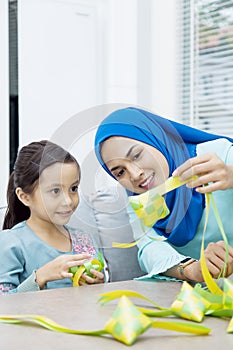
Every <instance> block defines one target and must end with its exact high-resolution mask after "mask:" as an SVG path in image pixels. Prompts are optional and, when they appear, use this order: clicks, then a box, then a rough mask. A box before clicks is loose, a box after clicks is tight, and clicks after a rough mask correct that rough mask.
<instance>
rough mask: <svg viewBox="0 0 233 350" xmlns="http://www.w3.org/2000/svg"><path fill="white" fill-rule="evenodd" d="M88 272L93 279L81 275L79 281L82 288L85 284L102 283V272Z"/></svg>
mask: <svg viewBox="0 0 233 350" xmlns="http://www.w3.org/2000/svg"><path fill="white" fill-rule="evenodd" d="M90 272H91V274H92V275H93V276H94V277H90V276H88V275H86V274H85V273H84V274H82V278H81V279H80V280H79V284H80V286H83V285H85V284H98V283H104V274H103V273H102V272H100V271H96V270H94V269H91V270H90Z"/></svg>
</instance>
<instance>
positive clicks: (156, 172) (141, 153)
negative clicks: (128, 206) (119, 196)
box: [101, 136, 169, 193]
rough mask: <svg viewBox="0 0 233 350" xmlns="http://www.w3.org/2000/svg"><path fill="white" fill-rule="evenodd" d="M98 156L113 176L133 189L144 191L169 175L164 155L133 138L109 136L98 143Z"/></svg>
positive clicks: (123, 184) (160, 182) (137, 191)
mask: <svg viewBox="0 0 233 350" xmlns="http://www.w3.org/2000/svg"><path fill="white" fill-rule="evenodd" d="M101 156H102V159H103V161H104V163H105V164H106V166H107V167H108V169H109V171H110V172H111V173H112V174H113V176H114V177H115V178H116V180H117V181H119V182H120V184H121V185H122V186H124V187H125V188H127V189H128V190H130V191H132V192H135V193H143V192H146V191H148V190H149V189H151V188H153V187H156V186H158V185H160V184H162V183H163V182H164V181H165V180H166V179H167V178H168V176H169V167H168V162H167V160H166V158H165V157H164V155H163V154H162V153H161V152H159V151H158V150H157V149H156V148H154V147H152V146H150V145H147V144H146V143H143V142H140V141H137V140H133V139H129V138H126V137H119V136H114V137H111V138H109V139H107V140H106V141H104V143H103V144H102V148H101Z"/></svg>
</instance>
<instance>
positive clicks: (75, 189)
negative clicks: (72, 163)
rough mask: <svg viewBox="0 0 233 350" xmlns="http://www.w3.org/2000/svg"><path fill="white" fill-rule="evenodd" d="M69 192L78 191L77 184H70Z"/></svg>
mask: <svg viewBox="0 0 233 350" xmlns="http://www.w3.org/2000/svg"><path fill="white" fill-rule="evenodd" d="M71 192H73V193H75V192H78V186H77V185H76V186H72V187H71Z"/></svg>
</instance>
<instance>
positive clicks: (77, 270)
mask: <svg viewBox="0 0 233 350" xmlns="http://www.w3.org/2000/svg"><path fill="white" fill-rule="evenodd" d="M103 268H104V259H103V255H102V254H101V253H100V252H99V253H98V259H92V260H91V261H86V262H85V263H84V264H83V265H81V266H74V267H71V268H70V269H69V272H71V273H72V274H73V277H72V282H73V287H78V286H79V285H80V284H79V282H80V281H82V282H85V281H84V280H83V279H82V278H81V277H82V274H83V273H85V274H86V275H87V276H90V277H94V276H93V274H92V273H91V271H90V270H91V269H92V270H96V271H101V270H103Z"/></svg>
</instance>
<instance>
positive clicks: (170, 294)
mask: <svg viewBox="0 0 233 350" xmlns="http://www.w3.org/2000/svg"><path fill="white" fill-rule="evenodd" d="M180 288H181V283H179V282H162V281H150V282H145V281H135V280H133V281H124V282H114V283H106V284H99V285H93V286H83V287H76V288H62V289H53V290H45V291H40V292H28V293H19V294H13V295H0V314H37V315H38V314H40V315H44V316H47V317H49V318H51V319H52V320H53V321H55V322H57V323H59V324H60V325H63V326H66V327H69V328H73V329H80V330H82V329H83V330H95V329H103V328H104V325H105V323H106V322H107V321H108V320H109V319H110V317H111V315H112V314H113V312H114V310H115V309H116V305H117V303H118V302H119V300H115V301H112V302H110V303H109V304H106V305H105V306H101V305H100V304H99V303H97V300H98V298H99V295H100V294H101V293H106V292H109V291H113V290H116V289H127V290H133V291H136V292H139V293H141V294H143V295H145V296H147V297H149V298H151V299H153V300H154V301H155V302H157V303H158V304H159V305H160V306H163V307H170V306H171V304H172V302H173V301H174V300H175V298H176V296H177V294H178V293H179V291H180ZM131 301H133V303H134V304H136V305H138V306H143V307H147V308H148V307H151V305H150V304H149V303H147V302H146V301H144V300H140V299H132V298H131ZM201 324H203V325H205V326H207V327H210V328H211V330H212V331H211V333H210V335H205V336H200V335H190V334H186V333H178V332H173V331H167V330H161V329H149V330H148V331H146V332H145V333H144V334H142V335H140V336H139V337H138V339H137V340H136V342H135V344H133V345H132V346H131V347H129V346H127V345H124V344H122V343H120V342H118V341H116V340H115V339H114V338H112V337H111V336H109V337H107V336H106V337H95V336H84V335H73V334H64V333H57V332H53V331H50V330H47V329H44V328H42V327H40V326H35V325H32V324H27V325H20V324H19V325H11V324H2V323H0V349H8V350H13V349H14V350H15V349H19V350H21V349H23V350H29V349H30V350H37V349H38V350H39V349H40V350H41V349H43V350H51V349H56V350H66V349H80V350H89V349H91V350H93V349H95V350H103V349H107V350H109V349H111V350H115V349H117V350H120V349H126V348H127V349H129V348H132V349H135V350H139V349H140V350H142V349H147V350H150V349H151V350H152V349H153V350H154V349H162V350H166V349H169V350H170V349H172V350H174V349H180V350H182V349H187V348H188V349H189V350H192V349H193V350H194V349H195V350H196V349H201V348H202V349H205V350H208V349H211V350H213V349H215V350H217V349H222V348H224V350H228V349H229V350H230V349H232V348H233V334H227V333H226V329H227V326H228V324H229V319H227V320H225V319H220V318H216V317H209V316H208V317H205V319H204V321H203V322H202V323H201Z"/></svg>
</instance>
